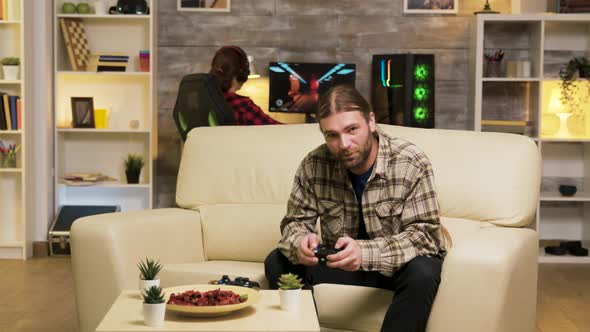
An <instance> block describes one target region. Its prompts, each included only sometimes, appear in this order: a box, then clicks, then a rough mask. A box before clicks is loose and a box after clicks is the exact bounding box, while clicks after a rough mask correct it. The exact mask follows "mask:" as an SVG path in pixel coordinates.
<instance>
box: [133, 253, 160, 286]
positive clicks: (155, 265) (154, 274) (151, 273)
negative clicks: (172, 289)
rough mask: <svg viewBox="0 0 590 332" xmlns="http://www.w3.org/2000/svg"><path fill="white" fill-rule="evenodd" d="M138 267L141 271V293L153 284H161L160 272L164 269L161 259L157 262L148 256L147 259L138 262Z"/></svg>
mask: <svg viewBox="0 0 590 332" xmlns="http://www.w3.org/2000/svg"><path fill="white" fill-rule="evenodd" d="M137 267H138V268H139V272H141V274H140V275H139V291H140V292H141V293H143V292H144V291H145V290H146V289H149V288H150V287H152V286H160V278H158V273H160V270H162V266H161V265H160V261H157V262H156V261H154V260H153V259H149V258H147V257H146V259H145V261H140V262H139V264H137Z"/></svg>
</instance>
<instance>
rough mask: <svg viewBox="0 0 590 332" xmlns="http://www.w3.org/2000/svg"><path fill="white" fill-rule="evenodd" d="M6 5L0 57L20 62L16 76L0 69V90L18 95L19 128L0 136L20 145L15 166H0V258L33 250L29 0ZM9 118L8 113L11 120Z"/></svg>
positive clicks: (13, 0) (4, 130)
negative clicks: (30, 161) (12, 77)
mask: <svg viewBox="0 0 590 332" xmlns="http://www.w3.org/2000/svg"><path fill="white" fill-rule="evenodd" d="M6 5H7V8H8V13H6V12H4V11H3V13H2V18H1V19H0V59H2V58H5V57H18V58H19V59H20V65H19V73H18V76H17V78H16V79H7V78H6V77H5V76H4V73H3V70H0V94H6V95H11V96H18V97H19V98H20V104H21V107H20V109H21V117H20V129H16V130H14V129H12V128H11V127H8V126H7V127H2V128H1V129H0V140H1V141H2V142H3V143H4V144H5V145H7V144H17V145H19V146H20V150H19V151H18V153H17V156H16V167H4V168H0V202H2V205H1V206H2V209H1V210H2V217H0V259H27V258H28V257H31V256H32V253H33V250H32V239H33V236H32V233H33V227H32V223H31V222H30V219H31V215H30V214H29V213H28V211H30V208H32V206H34V204H32V203H31V201H32V200H31V199H30V196H31V195H30V194H31V193H32V192H33V190H32V187H31V186H32V184H31V183H29V182H28V181H27V180H28V179H29V178H30V174H31V171H30V170H31V167H30V163H29V160H30V154H31V151H30V149H29V146H28V145H27V143H28V141H29V135H30V128H31V124H30V123H29V122H30V118H31V116H29V115H30V113H32V110H30V109H29V108H28V107H27V105H28V103H27V96H28V95H29V94H30V88H29V85H28V84H27V83H28V82H31V80H30V79H31V78H30V73H29V72H28V71H27V67H28V64H29V62H30V61H29V56H30V55H29V54H28V52H29V50H30V44H31V41H32V32H31V31H32V30H31V27H30V26H28V22H29V20H30V15H31V8H30V6H31V2H30V1H25V0H7V2H6ZM7 14H8V15H7ZM7 16H8V17H7ZM0 67H1V66H0ZM10 106H12V105H9V107H10ZM14 106H16V104H15V105H14ZM15 111H16V109H15ZM0 113H1V112H0ZM0 116H4V117H5V118H4V124H5V125H6V116H5V114H0ZM12 118H13V116H12V115H11V120H12Z"/></svg>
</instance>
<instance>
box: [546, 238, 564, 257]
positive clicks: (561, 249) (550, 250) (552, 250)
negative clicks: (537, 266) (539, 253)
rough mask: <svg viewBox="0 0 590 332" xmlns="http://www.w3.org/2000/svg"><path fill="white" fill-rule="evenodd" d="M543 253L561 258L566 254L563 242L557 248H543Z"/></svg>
mask: <svg viewBox="0 0 590 332" xmlns="http://www.w3.org/2000/svg"><path fill="white" fill-rule="evenodd" d="M545 253H546V254H549V255H555V256H563V255H565V254H567V247H566V243H565V241H562V242H560V243H559V246H547V247H545Z"/></svg>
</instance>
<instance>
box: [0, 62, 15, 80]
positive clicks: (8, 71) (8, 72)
mask: <svg viewBox="0 0 590 332" xmlns="http://www.w3.org/2000/svg"><path fill="white" fill-rule="evenodd" d="M2 68H3V70H4V79H5V80H17V79H18V68H19V66H7V65H3V66H2Z"/></svg>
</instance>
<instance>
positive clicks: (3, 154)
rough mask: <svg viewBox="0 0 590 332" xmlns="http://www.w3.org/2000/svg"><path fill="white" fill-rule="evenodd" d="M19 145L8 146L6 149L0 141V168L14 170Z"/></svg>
mask: <svg viewBox="0 0 590 332" xmlns="http://www.w3.org/2000/svg"><path fill="white" fill-rule="evenodd" d="M18 150H20V145H17V144H9V145H8V148H7V147H6V146H5V145H4V143H3V142H2V141H0V168H16V154H17V153H18Z"/></svg>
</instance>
